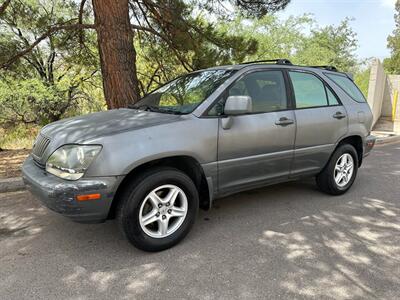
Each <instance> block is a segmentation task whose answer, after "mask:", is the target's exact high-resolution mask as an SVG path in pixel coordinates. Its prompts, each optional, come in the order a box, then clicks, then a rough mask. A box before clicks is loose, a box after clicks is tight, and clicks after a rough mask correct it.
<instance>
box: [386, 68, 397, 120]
mask: <svg viewBox="0 0 400 300" xmlns="http://www.w3.org/2000/svg"><path fill="white" fill-rule="evenodd" d="M388 79H389V80H388V82H389V87H388V88H387V90H385V94H387V96H385V97H384V101H387V103H390V105H388V106H390V114H389V115H386V111H385V116H390V117H391V116H392V108H393V95H394V91H395V90H397V91H398V93H400V75H388ZM387 98H389V99H387ZM384 103H385V102H384ZM382 113H383V112H382ZM395 120H397V121H400V94H399V99H398V100H397V107H396V116H395Z"/></svg>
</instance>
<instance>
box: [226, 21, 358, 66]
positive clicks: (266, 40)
mask: <svg viewBox="0 0 400 300" xmlns="http://www.w3.org/2000/svg"><path fill="white" fill-rule="evenodd" d="M349 22H350V20H349V19H345V20H344V21H343V22H341V23H340V24H339V25H338V26H326V27H318V26H317V25H316V21H315V20H314V19H313V18H312V16H311V15H304V16H301V17H290V18H288V19H287V20H281V19H279V18H278V17H277V16H275V15H268V16H265V17H263V18H261V19H255V20H254V19H252V20H250V19H244V18H242V17H237V18H236V19H235V20H234V21H233V23H232V22H225V23H224V24H222V25H221V26H220V30H221V31H222V32H227V33H229V34H236V35H238V36H242V37H247V38H249V39H250V38H251V39H254V40H255V41H256V43H257V45H258V48H257V50H256V51H255V53H254V54H252V53H250V55H247V57H246V59H247V60H261V59H271V58H289V59H290V60H291V61H292V62H293V63H296V64H303V65H333V66H336V67H337V68H339V69H340V70H342V71H346V72H347V71H350V70H353V69H355V67H356V66H357V59H356V56H355V50H356V48H357V40H356V34H355V33H354V31H353V29H352V28H351V27H350V23H349ZM235 62H240V61H235Z"/></svg>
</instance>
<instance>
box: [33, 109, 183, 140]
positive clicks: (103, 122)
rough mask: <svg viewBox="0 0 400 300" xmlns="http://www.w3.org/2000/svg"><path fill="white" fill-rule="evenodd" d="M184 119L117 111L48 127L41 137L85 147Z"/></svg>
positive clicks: (109, 111) (140, 111) (70, 120)
mask: <svg viewBox="0 0 400 300" xmlns="http://www.w3.org/2000/svg"><path fill="white" fill-rule="evenodd" d="M181 117H182V116H179V115H173V114H161V113H155V112H149V111H142V110H135V109H127V108H126V109H115V110H108V111H102V112H98V113H92V114H88V115H83V116H79V117H74V118H68V119H64V120H61V121H57V122H54V123H51V124H49V125H46V126H45V127H43V129H42V130H41V133H42V134H43V135H45V136H46V137H48V138H49V139H50V140H51V141H52V144H53V145H54V144H58V145H61V144H68V143H84V142H87V141H89V140H93V139H96V138H99V137H102V136H107V135H112V134H116V133H120V132H123V131H130V130H136V129H140V128H144V127H151V126H156V125H160V124H165V123H170V122H176V121H178V120H179V119H181Z"/></svg>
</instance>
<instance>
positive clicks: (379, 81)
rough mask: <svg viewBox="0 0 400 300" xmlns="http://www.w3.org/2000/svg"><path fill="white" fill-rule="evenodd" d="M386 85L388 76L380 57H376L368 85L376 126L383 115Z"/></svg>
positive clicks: (369, 99) (372, 64)
mask: <svg viewBox="0 0 400 300" xmlns="http://www.w3.org/2000/svg"><path fill="white" fill-rule="evenodd" d="M386 86H387V76H386V74H385V71H384V69H383V66H382V63H381V62H380V61H379V59H377V58H375V59H374V60H373V61H372V63H371V73H370V77H369V87H368V104H369V106H370V107H371V110H372V113H373V115H374V120H373V123H372V126H374V125H375V123H376V121H378V119H379V118H380V117H381V112H382V103H383V99H384V95H385V88H386ZM385 110H386V106H385Z"/></svg>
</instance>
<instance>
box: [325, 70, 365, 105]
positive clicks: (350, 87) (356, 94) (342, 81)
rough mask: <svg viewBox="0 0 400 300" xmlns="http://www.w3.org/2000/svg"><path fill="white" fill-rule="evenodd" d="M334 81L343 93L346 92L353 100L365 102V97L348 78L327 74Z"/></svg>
mask: <svg viewBox="0 0 400 300" xmlns="http://www.w3.org/2000/svg"><path fill="white" fill-rule="evenodd" d="M325 75H326V76H328V77H329V78H330V79H332V80H333V81H334V82H335V83H336V84H337V85H338V86H339V87H340V88H341V89H342V90H343V91H345V92H346V94H348V95H349V96H350V97H351V98H353V99H354V100H355V101H357V102H365V97H364V95H363V94H362V93H361V91H360V90H359V89H358V87H357V86H356V85H355V84H354V82H353V81H352V80H351V79H350V78H348V77H347V76H343V75H337V74H330V73H329V74H325Z"/></svg>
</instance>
